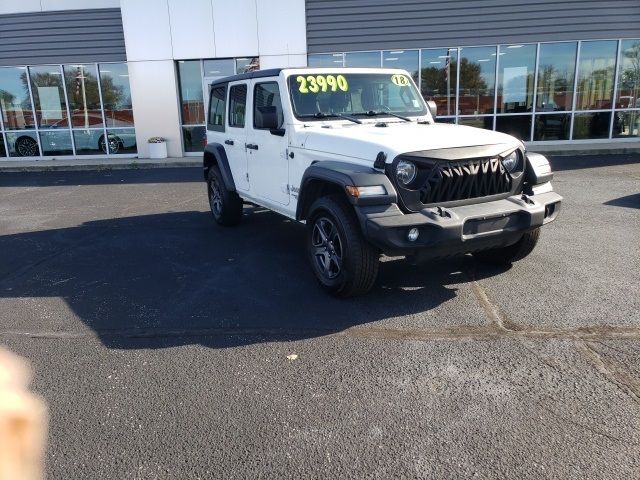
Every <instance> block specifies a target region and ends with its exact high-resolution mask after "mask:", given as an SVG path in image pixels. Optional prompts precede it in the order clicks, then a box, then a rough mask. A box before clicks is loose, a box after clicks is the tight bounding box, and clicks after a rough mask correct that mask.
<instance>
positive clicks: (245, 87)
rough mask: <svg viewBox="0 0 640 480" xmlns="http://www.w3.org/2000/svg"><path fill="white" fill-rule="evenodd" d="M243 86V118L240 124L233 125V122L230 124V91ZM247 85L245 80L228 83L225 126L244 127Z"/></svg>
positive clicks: (245, 122) (245, 123) (245, 121)
mask: <svg viewBox="0 0 640 480" xmlns="http://www.w3.org/2000/svg"><path fill="white" fill-rule="evenodd" d="M242 87H244V118H243V121H242V125H235V124H231V118H232V116H231V92H232V91H233V89H234V88H242ZM248 93H249V86H248V84H247V83H246V82H242V83H235V84H233V85H229V90H227V103H228V105H227V106H226V108H227V120H226V124H225V125H226V126H227V127H229V128H246V126H247V99H248V98H249V95H248Z"/></svg>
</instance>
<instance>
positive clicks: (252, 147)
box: [244, 143, 258, 150]
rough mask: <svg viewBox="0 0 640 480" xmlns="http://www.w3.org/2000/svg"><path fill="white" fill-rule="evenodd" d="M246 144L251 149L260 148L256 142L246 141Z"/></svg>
mask: <svg viewBox="0 0 640 480" xmlns="http://www.w3.org/2000/svg"><path fill="white" fill-rule="evenodd" d="M244 146H245V148H248V149H249V150H258V145H256V144H255V143H245V144H244Z"/></svg>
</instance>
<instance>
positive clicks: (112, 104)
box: [100, 63, 133, 127]
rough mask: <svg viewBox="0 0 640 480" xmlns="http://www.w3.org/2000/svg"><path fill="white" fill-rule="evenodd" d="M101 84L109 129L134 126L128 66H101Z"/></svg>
mask: <svg viewBox="0 0 640 480" xmlns="http://www.w3.org/2000/svg"><path fill="white" fill-rule="evenodd" d="M100 84H101V87H102V102H103V104H104V116H105V119H106V121H107V127H128V126H133V108H132V106H131V90H130V88H129V69H128V67H127V64H126V63H104V64H100Z"/></svg>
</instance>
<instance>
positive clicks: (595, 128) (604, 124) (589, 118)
mask: <svg viewBox="0 0 640 480" xmlns="http://www.w3.org/2000/svg"><path fill="white" fill-rule="evenodd" d="M610 123H611V112H595V113H576V114H575V115H574V117H573V140H584V139H590V138H609V125H610Z"/></svg>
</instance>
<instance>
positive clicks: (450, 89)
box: [420, 48, 458, 115]
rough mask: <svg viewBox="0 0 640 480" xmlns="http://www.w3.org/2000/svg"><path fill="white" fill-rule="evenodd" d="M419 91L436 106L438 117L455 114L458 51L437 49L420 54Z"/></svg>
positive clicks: (455, 49)
mask: <svg viewBox="0 0 640 480" xmlns="http://www.w3.org/2000/svg"><path fill="white" fill-rule="evenodd" d="M421 63H422V67H421V72H420V77H421V80H420V82H421V85H420V91H421V92H422V96H423V97H424V98H425V100H433V101H435V102H436V104H437V105H438V115H455V114H456V89H457V86H458V49H457V48H437V49H429V50H422V52H421Z"/></svg>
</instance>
